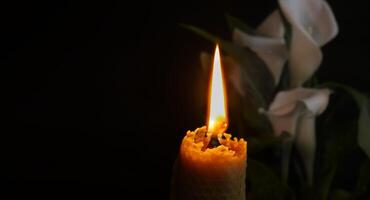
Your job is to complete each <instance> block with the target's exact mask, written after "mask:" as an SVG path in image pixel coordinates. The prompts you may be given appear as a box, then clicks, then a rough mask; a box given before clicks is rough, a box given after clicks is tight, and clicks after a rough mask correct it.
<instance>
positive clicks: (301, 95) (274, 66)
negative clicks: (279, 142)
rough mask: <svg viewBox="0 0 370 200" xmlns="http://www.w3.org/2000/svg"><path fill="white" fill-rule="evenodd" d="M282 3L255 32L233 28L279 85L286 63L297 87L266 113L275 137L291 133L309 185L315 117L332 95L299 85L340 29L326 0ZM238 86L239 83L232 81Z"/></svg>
mask: <svg viewBox="0 0 370 200" xmlns="http://www.w3.org/2000/svg"><path fill="white" fill-rule="evenodd" d="M278 2H279V6H280V10H275V11H274V12H273V13H272V14H271V15H269V16H268V17H267V18H266V20H265V21H264V22H263V23H262V24H261V25H260V26H259V27H258V28H257V29H256V31H255V32H254V33H244V32H242V31H241V30H239V29H235V30H234V32H233V41H234V43H235V44H237V45H241V46H245V47H248V48H250V49H251V50H252V51H254V52H256V54H257V55H258V56H259V57H260V58H261V59H262V60H263V61H264V62H265V64H266V65H267V67H268V68H269V70H270V72H271V74H272V76H273V77H274V81H275V84H278V83H279V81H280V77H281V73H282V70H283V67H284V64H285V62H286V61H288V67H289V77H290V87H291V88H293V89H290V90H288V91H280V92H278V93H277V95H276V97H275V99H274V100H273V102H272V103H271V105H270V107H269V108H268V110H267V111H264V112H265V114H266V115H267V116H268V118H269V119H270V121H271V123H272V126H273V128H274V132H275V135H276V136H280V135H281V134H282V133H283V132H288V133H289V134H291V136H292V138H293V141H294V142H295V144H296V146H297V148H298V151H299V153H300V155H301V157H302V159H303V162H304V165H305V168H306V173H307V178H308V182H309V183H312V177H313V168H314V159H315V148H316V138H315V137H316V136H315V116H317V115H319V114H321V113H322V112H323V111H324V110H325V108H326V107H327V104H328V101H329V95H330V91H329V90H328V89H320V90H316V89H305V88H301V86H302V84H303V83H304V82H305V81H307V80H308V79H309V78H310V77H311V76H312V75H313V73H314V72H315V71H316V70H317V68H318V67H319V65H320V64H321V61H322V52H321V49H320V47H321V46H323V45H324V44H326V43H327V42H329V41H330V40H331V39H333V38H334V37H335V36H336V35H337V33H338V26H337V23H336V21H335V18H334V15H333V13H332V11H331V9H330V7H329V5H328V4H327V2H326V1H324V0H279V1H278ZM283 20H286V22H287V23H288V24H289V25H290V30H291V32H290V34H291V38H290V39H288V41H286V40H285V39H284V34H286V33H284V21H283ZM285 31H287V30H286V29H285ZM287 42H288V44H287ZM235 72H237V71H235ZM233 76H236V75H233ZM235 80H238V79H235ZM234 86H235V87H236V88H240V81H234ZM238 90H239V89H238ZM241 91H242V90H241ZM285 156H286V155H285Z"/></svg>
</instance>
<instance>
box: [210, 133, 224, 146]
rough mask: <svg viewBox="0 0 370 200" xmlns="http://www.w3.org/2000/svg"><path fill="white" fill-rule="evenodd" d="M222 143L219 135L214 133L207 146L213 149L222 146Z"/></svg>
mask: <svg viewBox="0 0 370 200" xmlns="http://www.w3.org/2000/svg"><path fill="white" fill-rule="evenodd" d="M220 145H221V143H220V141H219V139H218V137H217V135H215V134H212V136H211V140H210V141H209V143H208V147H207V148H210V149H212V148H216V147H218V146H220Z"/></svg>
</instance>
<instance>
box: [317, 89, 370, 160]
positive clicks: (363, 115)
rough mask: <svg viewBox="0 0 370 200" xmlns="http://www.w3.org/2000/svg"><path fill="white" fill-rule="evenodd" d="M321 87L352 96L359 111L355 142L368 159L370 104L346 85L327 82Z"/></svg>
mask: <svg viewBox="0 0 370 200" xmlns="http://www.w3.org/2000/svg"><path fill="white" fill-rule="evenodd" d="M322 87H329V88H333V89H339V90H343V91H344V92H346V93H348V94H349V95H351V96H352V98H353V99H354V100H355V101H356V103H357V106H358V108H359V109H360V115H359V118H358V135H357V142H358V145H359V146H360V148H361V149H362V150H363V151H364V152H365V153H366V155H367V156H368V158H369V159H370V111H369V109H370V105H369V104H370V103H369V100H368V98H367V97H366V96H365V95H363V94H361V93H360V92H358V91H357V90H355V89H354V88H351V87H349V86H347V85H343V84H340V83H334V82H329V83H325V84H323V85H322Z"/></svg>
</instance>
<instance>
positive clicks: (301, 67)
mask: <svg viewBox="0 0 370 200" xmlns="http://www.w3.org/2000/svg"><path fill="white" fill-rule="evenodd" d="M278 2H279V5H280V8H281V13H282V14H283V15H284V17H285V19H286V20H287V22H288V23H289V24H290V25H291V30H292V38H291V41H290V46H289V47H288V46H287V45H286V44H285V43H284V37H283V20H282V16H281V14H280V12H279V11H278V10H275V11H274V12H273V13H272V14H271V15H270V16H268V17H267V18H266V20H265V21H264V22H263V23H262V24H261V25H260V26H259V27H258V28H257V30H256V35H251V34H248V33H243V32H242V31H240V30H239V29H235V30H234V32H233V40H234V42H235V43H237V44H239V45H242V46H246V47H248V48H250V49H252V50H253V51H255V52H256V53H257V55H258V56H260V58H261V59H262V60H264V62H265V63H266V65H267V66H268V67H269V69H270V71H271V73H272V75H273V77H274V79H275V82H276V83H278V81H279V79H280V75H281V72H282V68H283V66H284V63H285V61H286V60H288V64H289V71H290V77H291V80H290V83H291V86H292V87H298V86H300V85H302V84H303V83H304V82H305V81H306V80H307V79H309V78H310V77H311V76H312V74H313V73H314V72H315V71H316V70H317V68H318V67H319V65H320V63H321V61H322V53H321V50H320V47H321V46H323V45H324V44H326V43H327V42H329V41H330V40H331V39H333V38H334V37H335V36H336V35H337V33H338V26H337V23H336V21H335V18H334V15H333V13H332V11H331V9H330V7H329V5H328V4H327V3H326V1H324V0H279V1H278Z"/></svg>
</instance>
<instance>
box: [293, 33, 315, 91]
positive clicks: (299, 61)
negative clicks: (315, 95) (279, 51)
mask: <svg viewBox="0 0 370 200" xmlns="http://www.w3.org/2000/svg"><path fill="white" fill-rule="evenodd" d="M289 52H290V54H289V62H288V63H289V72H290V84H291V86H292V87H298V86H301V85H302V84H303V83H304V82H305V81H307V80H308V79H309V78H310V77H311V76H312V75H313V73H314V72H315V71H316V70H317V68H318V67H319V66H320V64H321V61H322V53H321V50H320V48H319V47H318V46H317V45H316V44H315V42H314V41H313V40H312V38H311V37H309V36H308V35H307V33H305V32H303V31H302V30H301V29H299V28H298V27H293V32H292V41H291V46H290V51H289Z"/></svg>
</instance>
